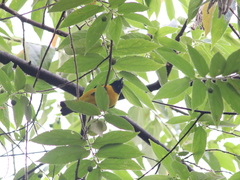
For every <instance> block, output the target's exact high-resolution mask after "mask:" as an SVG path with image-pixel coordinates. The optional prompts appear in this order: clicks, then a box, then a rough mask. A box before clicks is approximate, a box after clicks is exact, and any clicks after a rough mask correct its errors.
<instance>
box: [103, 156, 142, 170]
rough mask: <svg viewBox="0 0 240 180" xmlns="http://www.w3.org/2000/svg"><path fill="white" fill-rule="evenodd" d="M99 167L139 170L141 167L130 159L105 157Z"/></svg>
mask: <svg viewBox="0 0 240 180" xmlns="http://www.w3.org/2000/svg"><path fill="white" fill-rule="evenodd" d="M99 167H100V168H101V169H110V170H141V169H142V168H141V167H140V166H139V165H138V164H137V163H136V162H135V161H133V160H131V159H115V158H114V159H111V158H108V159H105V160H103V161H102V162H101V163H100V164H99Z"/></svg>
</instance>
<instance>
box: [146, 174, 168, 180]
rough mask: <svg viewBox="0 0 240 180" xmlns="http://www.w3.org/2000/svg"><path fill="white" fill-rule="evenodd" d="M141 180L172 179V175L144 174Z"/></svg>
mask: <svg viewBox="0 0 240 180" xmlns="http://www.w3.org/2000/svg"><path fill="white" fill-rule="evenodd" d="M142 180H173V178H172V177H170V176H168V175H158V174H155V175H149V176H144V177H143V178H142Z"/></svg>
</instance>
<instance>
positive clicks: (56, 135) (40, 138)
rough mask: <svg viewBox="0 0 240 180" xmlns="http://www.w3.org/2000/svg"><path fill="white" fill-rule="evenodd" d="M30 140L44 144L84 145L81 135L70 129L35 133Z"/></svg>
mask: <svg viewBox="0 0 240 180" xmlns="http://www.w3.org/2000/svg"><path fill="white" fill-rule="evenodd" d="M31 141H32V142H35V143H38V144H44V145H55V146H60V145H79V146H80V145H84V144H86V142H85V141H84V140H83V139H82V136H81V135H80V134H79V133H77V132H75V131H71V130H67V129H66V130H63V129H54V130H51V131H47V132H44V133H42V134H39V135H37V136H36V137H34V138H33V139H31Z"/></svg>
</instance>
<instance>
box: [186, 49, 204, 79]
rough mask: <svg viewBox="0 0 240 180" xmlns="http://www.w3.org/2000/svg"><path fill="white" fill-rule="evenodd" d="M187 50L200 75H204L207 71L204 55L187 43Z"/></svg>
mask: <svg viewBox="0 0 240 180" xmlns="http://www.w3.org/2000/svg"><path fill="white" fill-rule="evenodd" d="M188 52H189V55H190V57H191V60H192V62H193V64H194V66H195V68H196V69H197V71H198V73H199V74H200V76H202V77H205V76H206V75H207V73H208V72H209V68H208V65H207V63H206V61H205V59H204V57H203V56H202V55H201V54H200V53H199V52H198V51H197V50H196V49H194V48H193V47H191V46H189V45H188Z"/></svg>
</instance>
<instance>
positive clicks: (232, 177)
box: [228, 172, 240, 180]
mask: <svg viewBox="0 0 240 180" xmlns="http://www.w3.org/2000/svg"><path fill="white" fill-rule="evenodd" d="M239 177H240V172H236V173H234V174H233V175H232V176H231V177H230V178H229V179H228V180H238V179H239Z"/></svg>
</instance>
